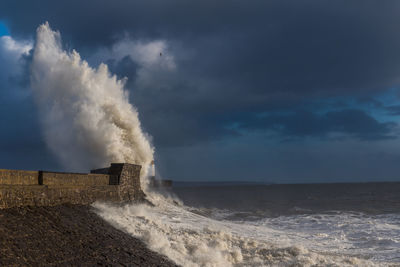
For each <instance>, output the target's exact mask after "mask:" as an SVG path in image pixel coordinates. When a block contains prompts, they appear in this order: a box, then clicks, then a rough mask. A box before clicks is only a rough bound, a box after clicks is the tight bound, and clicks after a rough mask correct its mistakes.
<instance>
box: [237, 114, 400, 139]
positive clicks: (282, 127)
mask: <svg viewBox="0 0 400 267" xmlns="http://www.w3.org/2000/svg"><path fill="white" fill-rule="evenodd" d="M395 127H396V124H395V123H393V122H379V121H377V120H376V119H374V118H373V117H371V116H369V115H368V114H366V113H365V112H364V111H362V110H355V109H347V110H341V111H330V112H327V113H324V114H322V115H319V114H315V113H312V112H309V111H297V112H294V113H290V114H274V115H267V116H258V117H253V119H246V120H245V122H244V123H242V124H239V128H242V129H247V130H273V131H276V132H278V133H279V134H280V136H282V137H283V138H299V137H327V135H328V134H330V133H336V134H345V135H349V136H353V137H356V138H358V139H360V140H380V139H393V138H396V136H394V135H392V131H393V129H394V128H395Z"/></svg>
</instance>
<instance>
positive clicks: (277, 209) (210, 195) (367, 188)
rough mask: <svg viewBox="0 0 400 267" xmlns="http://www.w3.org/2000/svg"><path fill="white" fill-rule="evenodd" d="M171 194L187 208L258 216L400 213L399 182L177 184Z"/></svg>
mask: <svg viewBox="0 0 400 267" xmlns="http://www.w3.org/2000/svg"><path fill="white" fill-rule="evenodd" d="M172 190H173V192H174V193H175V194H176V195H177V196H178V197H179V198H180V199H181V200H182V201H183V202H184V203H185V205H187V206H192V207H196V208H200V207H201V208H217V209H227V210H230V211H237V212H248V213H251V214H253V215H254V214H259V215H260V216H263V217H264V216H267V217H277V216H281V215H295V214H313V213H323V212H328V211H347V212H363V213H365V214H374V215H378V214H387V213H400V183H398V182H387V183H337V184H285V185H251V184H250V185H249V184H238V185H235V184H232V185H229V184H221V185H191V184H190V183H185V184H183V185H180V184H179V183H178V184H176V185H175V186H174V187H173V188H172Z"/></svg>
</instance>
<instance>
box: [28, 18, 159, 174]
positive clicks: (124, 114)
mask: <svg viewBox="0 0 400 267" xmlns="http://www.w3.org/2000/svg"><path fill="white" fill-rule="evenodd" d="M124 83H125V80H118V79H117V78H116V76H115V75H114V76H112V75H111V74H110V73H109V71H108V68H107V66H106V65H105V64H100V66H99V67H98V68H97V69H94V68H91V67H90V66H89V65H88V63H87V62H86V61H84V60H82V59H81V58H80V55H79V54H78V52H76V51H75V50H73V51H72V52H67V51H64V50H63V49H62V44H61V36H60V33H59V32H55V31H53V30H52V29H51V28H50V26H49V24H48V23H45V24H43V25H40V26H39V27H38V29H37V36H36V44H35V46H34V52H33V60H32V65H31V85H32V89H33V91H34V94H35V97H36V100H37V105H38V108H39V111H40V114H41V121H42V124H43V131H44V136H45V140H46V143H47V145H48V146H49V148H50V149H51V150H52V152H53V153H54V154H55V155H56V156H57V157H58V158H59V159H60V160H61V162H62V164H63V165H64V166H65V167H68V168H72V169H74V170H87V169H88V168H94V167H99V166H107V165H108V164H109V163H110V162H128V163H136V164H140V165H142V166H143V168H142V174H141V175H142V177H143V176H145V175H146V174H147V170H148V166H150V163H151V161H152V160H153V153H154V149H153V147H152V146H151V145H150V143H149V137H148V136H147V135H146V134H145V133H143V131H142V129H141V126H140V121H139V118H138V113H137V111H136V109H135V108H134V107H133V106H132V105H131V104H130V103H129V101H128V93H127V92H126V91H124V89H123V88H124Z"/></svg>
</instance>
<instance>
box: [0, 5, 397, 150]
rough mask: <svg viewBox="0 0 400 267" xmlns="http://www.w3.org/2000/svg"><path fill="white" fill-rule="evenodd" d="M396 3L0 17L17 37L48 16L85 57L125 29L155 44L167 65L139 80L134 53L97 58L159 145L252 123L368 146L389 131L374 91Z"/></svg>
mask: <svg viewBox="0 0 400 267" xmlns="http://www.w3.org/2000/svg"><path fill="white" fill-rule="evenodd" d="M399 10H400V2H399V1H384V2H382V1H369V0H366V1H342V0H338V1H317V0H316V1H306V0H304V1H285V0H277V1H246V2H243V1H236V0H234V1H227V0H222V1H207V0H206V1H195V2H193V1H189V2H188V1H181V0H179V1H167V2H166V1H161V0H149V1H125V0H115V1H108V0H97V1H92V0H88V1H78V0H71V1H51V0H46V1H28V0H25V1H18V0H13V1H1V3H0V20H3V21H5V22H6V24H7V25H8V26H9V27H10V32H11V34H12V35H13V37H15V38H17V39H26V38H34V33H35V29H36V27H37V26H38V25H39V24H41V23H43V22H44V21H49V23H50V25H51V26H52V27H53V28H54V29H57V30H59V31H60V32H61V34H62V38H63V40H64V41H65V43H66V45H65V47H66V49H67V50H71V49H76V50H77V51H78V52H79V53H81V55H82V57H83V58H85V59H90V57H91V56H92V55H93V53H95V52H96V51H98V50H99V49H106V50H107V49H111V48H112V47H113V45H114V44H115V43H118V42H120V41H121V40H122V41H123V40H124V38H128V39H132V40H141V41H143V42H147V41H152V40H164V41H166V42H167V44H168V51H167V52H169V53H171V55H172V56H173V57H174V60H175V63H176V65H177V68H176V71H174V72H170V73H160V72H154V73H152V75H153V76H152V81H151V82H149V83H148V86H147V87H145V88H138V87H137V85H136V81H137V79H138V77H139V76H140V68H141V66H140V64H139V63H138V62H136V61H135V59H134V58H132V57H130V56H129V55H128V54H127V55H121V57H120V58H118V59H117V58H107V59H105V61H106V63H107V64H108V66H109V68H110V70H111V72H113V73H115V74H117V76H118V77H119V78H122V77H128V82H127V84H126V87H127V89H129V90H130V93H131V94H130V95H131V101H132V102H133V103H134V104H135V105H136V106H137V108H138V111H139V115H140V118H141V121H142V124H143V126H144V128H145V129H146V131H148V132H149V133H150V134H151V135H153V136H154V142H155V144H156V146H157V147H158V148H159V147H166V148H167V149H171V147H176V146H179V147H182V146H188V145H191V146H196V145H203V144H204V145H207V144H208V145H209V144H210V143H211V142H213V141H218V140H230V137H239V138H245V135H246V134H250V133H251V132H274V133H275V134H276V137H277V139H278V140H282V139H286V138H291V139H295V140H300V141H301V140H302V139H305V138H307V139H308V140H310V139H313V138H314V139H315V140H321V139H324V138H325V139H326V138H327V137H330V136H332V135H334V134H340V135H343V136H345V137H348V138H347V139H346V140H349V139H354V140H356V141H358V140H363V141H368V142H363V143H371V144H372V143H374V141H377V140H388V142H389V141H390V140H394V138H395V137H396V133H395V129H396V124H395V122H392V121H394V120H395V119H396V118H395V117H394V116H395V115H398V114H399V109H398V107H397V105H395V104H390V106H388V104H387V103H384V102H383V101H382V100H379V99H378V98H377V96H379V94H384V93H385V92H387V90H388V89H389V88H393V87H396V86H399V84H400V76H399V74H400V52H399V51H400V50H399V49H398V48H399V47H400V35H399V34H398V25H400V16H399V12H400V11H399ZM166 55H167V54H166ZM89 62H90V61H89ZM0 68H6V66H4V65H1V66H0ZM24 76H25V77H26V76H27V75H24ZM23 84H26V80H25V83H23ZM6 92H7V93H4V94H3V95H4V96H5V98H7V94H13V92H11V91H10V90H7V91H6ZM332 99H337V100H334V101H333V100H332ZM350 100H354V101H350ZM327 103H329V104H327ZM360 106H363V108H364V109H362V108H360ZM376 110H379V111H380V112H382V111H383V113H385V114H386V115H387V117H386V118H385V122H384V121H381V120H382V117H381V116H378V114H374V112H375V111H376ZM14 111H15V112H16V113H18V112H20V111H18V109H17V108H15V109H13V112H14ZM4 112H6V111H4ZM27 112H29V111H27ZM19 114H22V113H19ZM260 114H262V115H260ZM3 116H5V115H4V114H3ZM391 116H393V117H391ZM10 123H11V124H13V123H14V124H16V123H17V122H10ZM16 127H17V126H16ZM32 127H33V126H32ZM11 129H14V128H12V127H11ZM10 131H11V132H10V133H9V136H12V135H13V134H12V133H13V132H14V130H10ZM15 131H16V130H15ZM36 131H38V129H36ZM27 132H28V131H23V133H22V134H21V137H20V139H21V140H22V139H24V138H25V137H26V136H27V135H28V133H27ZM32 138H33V139H34V140H36V141H35V142H36V143H35V144H40V141H38V140H39V137H35V138H34V137H32ZM28 139H29V138H28ZM377 143H378V142H377ZM327 149H328V148H327ZM329 149H330V148H329ZM189 154H190V153H189Z"/></svg>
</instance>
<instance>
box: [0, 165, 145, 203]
mask: <svg viewBox="0 0 400 267" xmlns="http://www.w3.org/2000/svg"><path fill="white" fill-rule="evenodd" d="M140 169H141V166H140V165H135V164H129V163H112V164H111V166H110V167H109V168H103V169H96V170H92V171H91V173H88V174H87V173H65V172H48V171H21V170H1V169H0V209H2V208H3V209H4V208H10V207H20V206H54V205H59V204H66V203H70V204H91V203H93V202H94V201H97V200H100V201H112V202H125V201H133V200H142V199H144V196H145V195H144V193H143V191H142V189H141V187H140Z"/></svg>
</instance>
